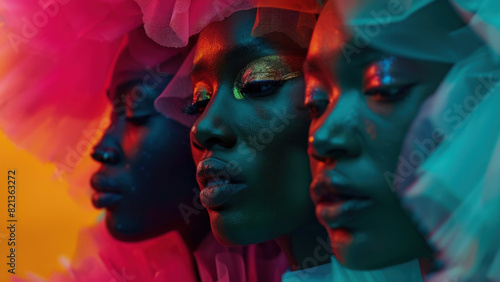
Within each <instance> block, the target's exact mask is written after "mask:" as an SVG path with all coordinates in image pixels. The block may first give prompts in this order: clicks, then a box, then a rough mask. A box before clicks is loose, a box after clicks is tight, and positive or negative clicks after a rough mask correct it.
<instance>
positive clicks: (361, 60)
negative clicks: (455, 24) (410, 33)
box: [305, 18, 449, 269]
mask: <svg viewBox="0 0 500 282" xmlns="http://www.w3.org/2000/svg"><path fill="white" fill-rule="evenodd" d="M321 21H323V23H321ZM324 21H325V18H322V19H320V23H321V24H320V23H318V30H315V35H314V37H313V41H312V43H311V48H310V52H309V54H308V58H307V62H306V64H305V77H306V89H307V90H306V97H305V105H306V106H307V107H308V108H309V109H310V112H311V115H312V124H311V128H310V137H309V154H310V161H311V169H312V172H313V183H312V184H311V197H312V198H313V201H314V202H315V205H316V216H317V217H318V219H319V220H320V221H321V222H322V224H323V225H324V226H325V227H326V229H327V231H328V233H329V236H330V240H331V244H332V249H333V252H334V254H335V256H336V257H337V259H338V260H339V261H340V262H341V263H343V264H344V265H346V266H348V267H350V268H354V269H375V268H382V267H387V266H390V265H395V264H399V263H403V262H406V261H409V260H411V259H415V258H418V257H424V256H427V255H429V253H430V250H429V248H428V246H427V245H426V243H425V241H424V239H423V238H422V237H421V236H420V234H419V232H418V231H417V229H416V227H415V226H414V225H413V224H412V223H411V221H410V219H409V218H408V216H407V214H406V213H405V211H404V210H403V209H402V207H401V206H400V201H399V199H398V197H397V195H396V194H395V193H394V192H393V185H394V182H395V181H400V179H398V178H396V179H395V173H396V167H397V165H398V162H400V163H404V162H405V161H406V162H408V163H413V162H414V160H401V159H399V154H400V151H401V148H402V145H403V141H404V139H405V136H406V133H407V131H408V129H409V127H410V125H411V123H412V121H413V119H414V118H415V116H416V115H417V114H418V112H419V110H420V107H421V105H422V103H423V102H424V101H425V100H426V98H427V97H429V96H430V95H432V94H433V93H434V92H435V90H436V88H437V87H438V85H439V84H440V82H441V81H442V80H443V78H444V76H445V75H446V73H447V71H448V69H449V65H445V64H439V63H433V62H425V61H419V60H413V59H409V58H403V57H398V56H395V55H392V54H387V53H383V52H380V51H378V50H375V49H372V48H370V47H364V48H358V49H359V51H358V52H355V53H353V54H350V55H346V53H345V52H343V51H345V50H346V49H345V48H343V46H344V47H345V46H347V45H343V44H345V42H342V40H339V39H338V38H337V39H335V38H334V35H335V36H338V35H339V33H338V32H336V31H335V30H332V29H333V28H332V26H333V21H332V23H331V24H330V25H328V24H325V23H324ZM321 34H323V36H321ZM327 34H330V35H331V37H329V36H326V35H327ZM347 44H350V46H355V45H354V43H352V42H348V43H347ZM410 169H411V168H410ZM367 254H369V255H367Z"/></svg>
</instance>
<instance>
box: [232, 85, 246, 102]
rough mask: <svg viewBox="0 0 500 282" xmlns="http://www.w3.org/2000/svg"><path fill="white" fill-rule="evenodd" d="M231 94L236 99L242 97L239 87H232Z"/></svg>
mask: <svg viewBox="0 0 500 282" xmlns="http://www.w3.org/2000/svg"><path fill="white" fill-rule="evenodd" d="M233 96H234V98H236V100H242V99H243V98H244V97H243V94H242V93H241V90H240V88H238V87H233Z"/></svg>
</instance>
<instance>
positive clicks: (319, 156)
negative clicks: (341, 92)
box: [308, 95, 361, 162]
mask: <svg viewBox="0 0 500 282" xmlns="http://www.w3.org/2000/svg"><path fill="white" fill-rule="evenodd" d="M353 96H354V95H353ZM354 100H355V98H354V97H347V98H343V97H342V96H341V97H340V98H339V100H338V102H337V103H336V104H335V105H332V107H333V109H330V110H329V111H327V112H326V113H325V114H329V115H328V116H326V117H325V118H324V119H322V120H320V121H319V124H318V125H313V126H311V134H310V137H309V142H308V145H309V146H308V147H309V148H308V151H309V155H310V156H311V157H312V158H314V159H315V160H318V161H321V162H329V161H337V160H340V159H346V158H355V157H357V156H359V154H360V153H361V146H360V143H359V139H358V136H357V134H356V130H357V129H356V128H357V124H358V118H357V116H358V114H357V112H356V110H355V109H356V107H355V105H354V104H353V103H354V102H355V101H354Z"/></svg>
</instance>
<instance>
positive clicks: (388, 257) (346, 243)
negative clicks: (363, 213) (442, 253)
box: [328, 229, 416, 270]
mask: <svg viewBox="0 0 500 282" xmlns="http://www.w3.org/2000/svg"><path fill="white" fill-rule="evenodd" d="M328 234H329V236H330V241H331V242H337V245H334V243H332V251H333V254H334V256H335V257H336V258H337V260H338V261H339V262H340V263H341V264H342V265H343V266H345V267H347V268H349V269H352V270H377V269H381V268H386V267H390V266H395V265H398V264H401V263H405V262H408V261H411V260H413V259H416V257H415V256H413V255H408V254H407V253H406V252H405V250H402V249H401V248H399V247H396V246H394V247H393V248H392V251H387V250H390V248H389V247H387V245H390V244H388V242H383V240H377V239H374V238H371V237H370V236H369V235H367V234H364V233H361V232H357V233H354V234H352V233H350V232H343V231H342V230H340V231H339V230H333V229H330V230H328ZM384 243H385V246H384ZM384 250H385V251H384Z"/></svg>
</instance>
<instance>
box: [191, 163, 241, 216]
mask: <svg viewBox="0 0 500 282" xmlns="http://www.w3.org/2000/svg"><path fill="white" fill-rule="evenodd" d="M196 179H197V181H198V184H199V185H200V188H201V192H200V200H201V203H202V204H203V205H204V206H205V207H206V208H208V209H217V208H221V207H222V206H224V204H226V203H228V202H229V201H230V200H231V199H232V198H233V196H234V195H236V194H237V193H239V192H240V191H242V190H244V189H245V188H247V185H246V184H245V183H243V182H242V181H240V180H238V179H237V177H236V176H235V175H234V173H232V170H231V166H230V165H229V164H228V163H226V162H224V161H222V160H219V159H215V158H208V159H205V160H203V161H201V162H199V163H198V167H197V169H196Z"/></svg>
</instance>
